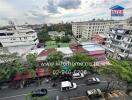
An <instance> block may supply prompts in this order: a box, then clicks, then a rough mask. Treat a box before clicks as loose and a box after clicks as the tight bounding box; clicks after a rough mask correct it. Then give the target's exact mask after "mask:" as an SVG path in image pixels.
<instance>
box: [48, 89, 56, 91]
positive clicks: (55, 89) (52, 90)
mask: <svg viewBox="0 0 132 100" xmlns="http://www.w3.org/2000/svg"><path fill="white" fill-rule="evenodd" d="M57 90H58V89H51V90H48V91H57Z"/></svg>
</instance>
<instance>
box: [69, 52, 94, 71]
mask: <svg viewBox="0 0 132 100" xmlns="http://www.w3.org/2000/svg"><path fill="white" fill-rule="evenodd" d="M70 61H71V62H73V63H74V62H75V63H81V65H75V66H74V69H85V70H90V69H92V65H93V63H94V62H95V59H94V58H93V57H90V56H88V55H86V54H84V53H79V54H74V55H73V56H72V57H71V58H70Z"/></svg>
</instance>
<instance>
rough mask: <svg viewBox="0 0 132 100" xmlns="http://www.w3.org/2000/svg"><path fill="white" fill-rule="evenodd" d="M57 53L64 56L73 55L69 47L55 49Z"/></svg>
mask: <svg viewBox="0 0 132 100" xmlns="http://www.w3.org/2000/svg"><path fill="white" fill-rule="evenodd" d="M57 51H60V52H62V53H64V54H72V53H73V52H72V50H71V49H70V48H69V47H62V48H57Z"/></svg>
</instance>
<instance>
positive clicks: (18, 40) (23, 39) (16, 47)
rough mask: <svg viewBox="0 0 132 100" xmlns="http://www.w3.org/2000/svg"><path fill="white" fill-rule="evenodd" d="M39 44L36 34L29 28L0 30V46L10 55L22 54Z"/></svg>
mask: <svg viewBox="0 0 132 100" xmlns="http://www.w3.org/2000/svg"><path fill="white" fill-rule="evenodd" d="M38 43H39V41H38V38H37V33H36V32H35V31H34V30H32V29H29V28H22V27H14V28H10V29H4V30H0V44H1V46H2V47H4V48H7V49H8V51H9V52H10V53H14V52H17V53H18V54H20V55H21V54H24V53H26V52H28V51H29V50H31V49H33V48H35V47H36V46H37V44H38Z"/></svg>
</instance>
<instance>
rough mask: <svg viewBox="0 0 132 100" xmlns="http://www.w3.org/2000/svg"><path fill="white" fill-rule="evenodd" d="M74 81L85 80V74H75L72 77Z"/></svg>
mask: <svg viewBox="0 0 132 100" xmlns="http://www.w3.org/2000/svg"><path fill="white" fill-rule="evenodd" d="M72 77H73V79H78V78H83V77H84V74H83V73H74V74H73V75H72Z"/></svg>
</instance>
